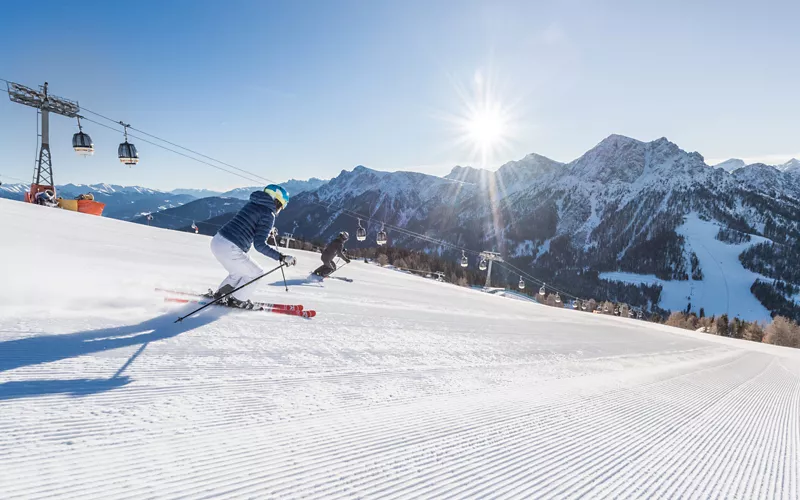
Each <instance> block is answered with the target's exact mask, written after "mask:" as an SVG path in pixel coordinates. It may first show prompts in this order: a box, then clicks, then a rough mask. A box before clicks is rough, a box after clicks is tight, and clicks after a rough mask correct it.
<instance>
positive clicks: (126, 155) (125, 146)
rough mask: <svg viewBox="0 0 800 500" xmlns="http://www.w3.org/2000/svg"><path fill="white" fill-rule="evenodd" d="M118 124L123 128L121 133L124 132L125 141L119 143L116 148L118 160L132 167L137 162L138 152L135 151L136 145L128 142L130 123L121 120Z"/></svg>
mask: <svg viewBox="0 0 800 500" xmlns="http://www.w3.org/2000/svg"><path fill="white" fill-rule="evenodd" d="M119 124H120V125H122V127H123V128H124V132H123V133H124V134H125V142H123V143H121V144H120V145H119V148H117V154H118V156H119V161H120V162H121V163H124V164H125V165H128V166H131V167H132V166H133V165H136V164H137V163H139V153H138V152H137V151H136V146H134V145H133V144H131V143H130V142H128V127H130V124H127V123H124V122H122V121H120V122H119Z"/></svg>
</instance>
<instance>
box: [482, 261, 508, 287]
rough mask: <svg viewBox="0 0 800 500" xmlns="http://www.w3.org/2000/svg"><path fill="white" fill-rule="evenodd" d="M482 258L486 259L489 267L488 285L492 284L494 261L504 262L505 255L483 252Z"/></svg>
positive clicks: (487, 274) (487, 273)
mask: <svg viewBox="0 0 800 500" xmlns="http://www.w3.org/2000/svg"><path fill="white" fill-rule="evenodd" d="M481 259H484V260H486V262H487V263H488V265H489V268H488V269H487V270H486V285H485V286H486V287H487V288H488V287H490V286H492V262H494V261H497V262H503V257H502V256H501V255H500V254H499V253H496V252H481Z"/></svg>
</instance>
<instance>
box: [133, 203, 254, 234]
mask: <svg viewBox="0 0 800 500" xmlns="http://www.w3.org/2000/svg"><path fill="white" fill-rule="evenodd" d="M245 203H246V202H245V201H244V200H240V199H238V198H223V197H220V196H211V197H207V198H200V199H199V200H192V201H190V202H188V203H185V204H183V205H181V206H179V207H173V208H168V209H166V210H160V211H157V212H153V213H152V214H150V215H151V220H147V216H146V215H144V214H142V215H139V216H137V217H136V218H134V219H133V220H132V222H136V223H137V224H146V225H148V226H154V227H161V228H165V229H180V228H185V227H189V226H191V224H192V223H193V222H202V221H205V220H208V219H211V218H214V217H218V216H220V215H223V214H229V213H230V214H233V213H235V212H238V211H239V209H240V208H242V206H244V204H245Z"/></svg>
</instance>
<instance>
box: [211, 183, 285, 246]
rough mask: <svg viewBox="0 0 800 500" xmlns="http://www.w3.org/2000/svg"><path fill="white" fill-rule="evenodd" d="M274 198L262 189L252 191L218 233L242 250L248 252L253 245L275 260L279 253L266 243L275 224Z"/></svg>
mask: <svg viewBox="0 0 800 500" xmlns="http://www.w3.org/2000/svg"><path fill="white" fill-rule="evenodd" d="M277 210H278V208H277V207H276V206H275V200H274V199H273V198H272V196H270V195H268V194H267V193H265V192H264V191H254V192H253V193H252V194H251V195H250V201H248V202H247V203H246V204H245V205H244V206H243V207H242V208H241V210H239V213H237V214H236V215H235V216H234V217H233V219H231V220H230V221H228V223H227V224H225V225H224V226H222V228H220V230H219V232H218V234H219V235H221V236H222V237H224V238H225V239H226V240H228V241H230V242H231V243H233V244H234V245H236V246H237V247H239V248H241V249H242V251H243V252H245V253H246V252H249V251H250V247H251V246H253V245H255V247H256V250H258V251H259V252H261V253H262V254H264V255H266V256H267V257H270V258H272V259H275V260H280V258H281V254H280V253H279V252H278V251H277V250H275V249H274V248H272V247H270V246H269V245H267V238H268V237H269V232H270V231H272V226H273V225H274V224H275V212H277Z"/></svg>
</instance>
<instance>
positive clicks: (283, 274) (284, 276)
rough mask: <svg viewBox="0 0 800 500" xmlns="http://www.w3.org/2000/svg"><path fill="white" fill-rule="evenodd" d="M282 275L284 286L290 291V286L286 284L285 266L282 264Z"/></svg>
mask: <svg viewBox="0 0 800 500" xmlns="http://www.w3.org/2000/svg"><path fill="white" fill-rule="evenodd" d="M281 275H282V276H283V286H284V288H286V291H287V292H288V291H289V285H287V284H286V273H284V272H283V264H281Z"/></svg>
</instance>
